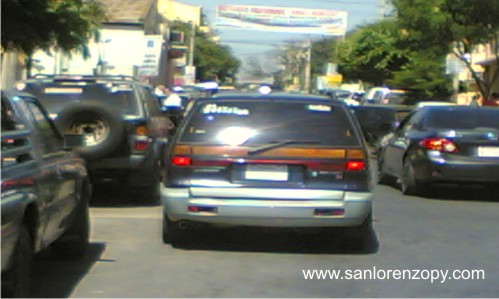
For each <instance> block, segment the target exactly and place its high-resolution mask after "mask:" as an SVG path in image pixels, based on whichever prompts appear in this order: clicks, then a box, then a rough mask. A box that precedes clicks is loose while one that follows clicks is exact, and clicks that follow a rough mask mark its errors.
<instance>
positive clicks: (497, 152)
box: [478, 146, 499, 157]
mask: <svg viewBox="0 0 499 299" xmlns="http://www.w3.org/2000/svg"><path fill="white" fill-rule="evenodd" d="M478 157H499V147H492V146H487V147H486V146H479V147H478Z"/></svg>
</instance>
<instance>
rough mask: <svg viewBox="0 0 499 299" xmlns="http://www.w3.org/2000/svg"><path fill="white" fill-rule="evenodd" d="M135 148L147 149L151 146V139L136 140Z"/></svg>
mask: <svg viewBox="0 0 499 299" xmlns="http://www.w3.org/2000/svg"><path fill="white" fill-rule="evenodd" d="M134 147H135V150H137V151H145V150H147V149H148V148H149V140H135V144H134Z"/></svg>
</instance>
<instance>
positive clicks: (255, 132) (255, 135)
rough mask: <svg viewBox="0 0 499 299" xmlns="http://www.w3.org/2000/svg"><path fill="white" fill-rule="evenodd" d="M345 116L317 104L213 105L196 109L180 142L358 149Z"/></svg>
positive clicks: (354, 134) (245, 103) (255, 102)
mask: <svg viewBox="0 0 499 299" xmlns="http://www.w3.org/2000/svg"><path fill="white" fill-rule="evenodd" d="M347 113H348V112H347V111H346V110H345V109H342V108H341V107H335V106H331V105H328V104H317V103H303V102H295V103H290V101H278V100H275V101H274V100H269V101H265V102H264V101H261V100H257V101H255V100H253V101H252V100H246V101H240V100H238V101H217V102H215V101H214V102H209V103H203V104H201V105H199V106H198V107H197V108H196V110H195V111H194V114H193V116H192V118H191V119H190V120H188V123H187V124H186V126H185V130H184V132H183V134H182V136H181V141H182V142H199V143H206V144H234V145H241V144H244V145H262V144H269V143H275V142H278V141H282V140H293V143H295V144H297V143H300V141H303V144H311V141H319V142H320V144H323V145H329V146H331V145H333V146H334V145H338V146H339V145H341V146H345V145H358V144H360V142H359V140H358V138H357V136H356V133H355V131H354V129H353V127H352V125H351V122H350V120H349V118H348V115H347Z"/></svg>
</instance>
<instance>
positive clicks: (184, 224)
mask: <svg viewBox="0 0 499 299" xmlns="http://www.w3.org/2000/svg"><path fill="white" fill-rule="evenodd" d="M188 227H189V223H188V222H187V221H180V222H179V223H178V228H180V229H187V228H188Z"/></svg>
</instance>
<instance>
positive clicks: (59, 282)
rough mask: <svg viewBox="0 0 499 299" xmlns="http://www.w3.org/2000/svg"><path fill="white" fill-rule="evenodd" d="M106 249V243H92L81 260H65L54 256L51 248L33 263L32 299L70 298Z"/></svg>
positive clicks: (41, 253) (38, 256)
mask: <svg viewBox="0 0 499 299" xmlns="http://www.w3.org/2000/svg"><path fill="white" fill-rule="evenodd" d="M105 248H106V245H105V243H100V242H96V243H90V244H89V247H88V251H87V254H86V255H85V256H84V257H83V258H82V259H79V260H65V259H61V258H58V257H57V256H55V255H53V254H52V252H51V250H50V248H48V249H47V250H45V251H43V252H40V254H39V255H37V256H36V258H35V259H34V261H33V272H32V292H31V297H32V298H68V297H69V296H70V295H71V293H72V292H73V290H74V288H75V287H76V286H77V285H78V283H79V282H80V280H81V279H82V278H83V277H84V276H85V275H86V274H87V273H88V271H89V270H90V269H91V268H92V266H93V265H94V264H95V263H96V262H97V261H102V260H101V256H102V253H103V252H104V250H105Z"/></svg>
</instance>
